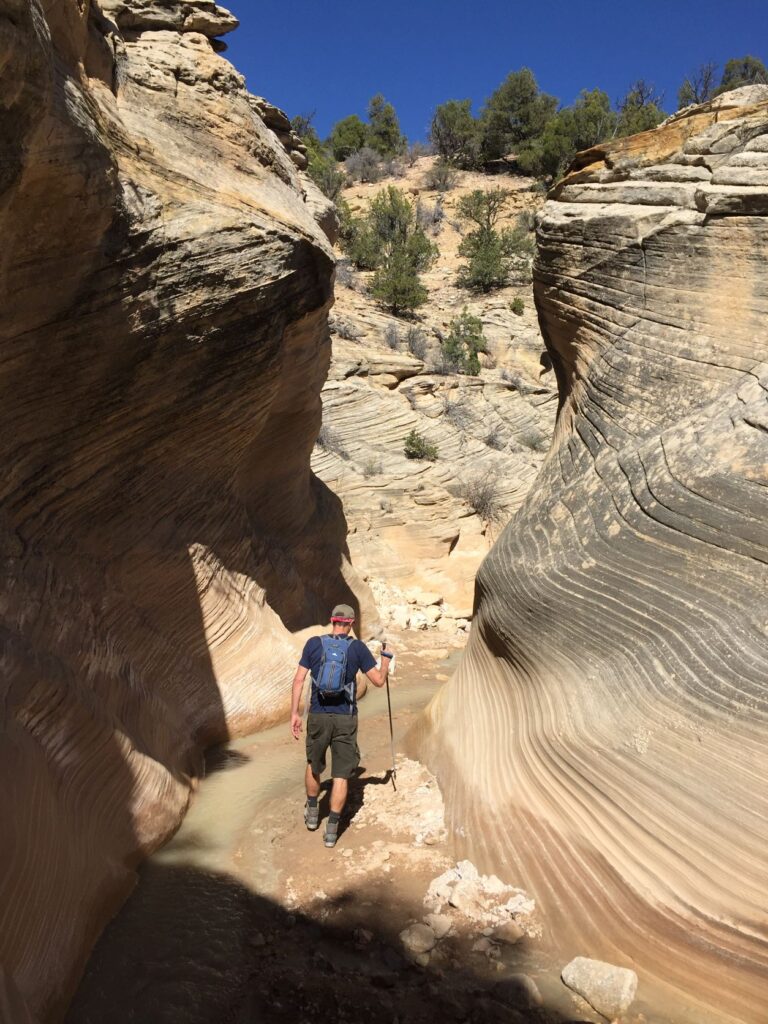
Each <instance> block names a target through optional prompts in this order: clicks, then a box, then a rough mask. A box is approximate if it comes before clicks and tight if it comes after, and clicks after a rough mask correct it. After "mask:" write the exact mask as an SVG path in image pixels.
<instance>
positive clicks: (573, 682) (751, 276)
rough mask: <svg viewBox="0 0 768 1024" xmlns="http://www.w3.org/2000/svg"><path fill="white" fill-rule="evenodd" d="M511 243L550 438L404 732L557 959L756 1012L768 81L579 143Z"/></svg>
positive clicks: (700, 1017)
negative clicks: (529, 250)
mask: <svg viewBox="0 0 768 1024" xmlns="http://www.w3.org/2000/svg"><path fill="white" fill-rule="evenodd" d="M538 243H539V252H538V256H537V264H536V268H535V292H536V299H537V305H538V309H539V316H540V321H541V325H542V329H543V333H544V336H545V339H546V341H547V345H548V348H549V349H550V352H551V353H552V357H553V362H554V363H555V368H556V370H557V373H558V381H559V386H560V400H561V408H560V413H559V418H558V423H557V426H556V430H555V437H554V442H553V446H552V449H551V451H550V454H549V456H548V458H547V460H546V462H545V465H544V467H543V470H542V472H541V474H540V476H539V478H538V481H537V483H536V484H535V485H534V487H533V489H532V491H531V492H530V494H529V496H528V498H527V500H526V502H525V504H524V505H523V507H522V509H521V510H520V511H519V513H518V514H517V516H516V518H515V519H514V520H513V522H512V523H511V524H510V525H509V526H508V527H507V529H506V531H505V532H504V534H503V535H502V537H501V538H500V539H499V541H498V543H497V544H496V545H495V547H494V549H493V551H492V552H491V553H490V555H489V556H488V557H487V558H486V560H485V562H484V563H483V566H482V568H481V570H480V572H479V575H478V579H477V586H476V596H475V612H476V615H475V620H474V624H473V630H472V635H471V638H470V642H469V646H468V650H467V652H466V655H465V658H464V660H463V663H462V665H461V667H460V669H459V671H458V673H457V675H456V676H455V677H454V679H453V680H452V682H451V683H449V684H448V685H447V686H446V688H445V689H444V690H443V692H442V693H441V694H440V695H439V696H438V697H437V698H436V699H435V701H434V702H433V704H432V705H431V706H430V708H429V709H428V713H427V717H426V719H425V721H424V723H423V724H422V727H421V730H420V733H419V734H418V736H417V738H418V739H419V741H420V744H421V749H422V751H423V752H424V753H425V755H426V757H427V760H428V762H429V763H430V765H431V766H433V767H435V768H436V769H437V771H438V774H439V777H440V781H441V785H442V786H443V789H444V794H445V796H446V800H447V804H448V808H449V812H450V815H451V819H452V826H453V829H454V832H455V834H456V836H457V839H458V841H459V844H460V846H463V847H464V848H465V850H466V851H467V852H470V853H472V854H473V855H474V856H475V857H476V858H477V859H478V861H479V862H483V863H484V864H485V865H487V866H493V867H495V868H496V870H498V871H500V873H501V872H503V873H504V875H505V876H507V877H508V878H509V879H511V880H513V881H514V882H515V884H522V885H525V886H526V887H528V888H529V889H530V890H531V892H532V894H533V895H534V896H535V897H536V900H537V904H538V908H539V912H540V918H541V921H542V923H543V925H544V927H545V929H546V931H547V933H548V939H549V940H550V941H551V942H552V943H553V945H555V946H556V947H558V948H559V949H560V950H561V951H562V953H563V957H564V959H563V963H565V962H566V959H567V958H569V956H570V955H572V954H582V955H586V956H597V957H599V958H601V959H607V960H611V961H613V962H618V963H621V964H624V965H626V966H632V967H635V968H636V969H637V971H638V974H639V977H640V990H639V994H640V996H641V997H645V998H646V999H647V1000H650V1001H651V1002H652V1003H653V1004H654V1005H655V1006H656V1007H657V1008H658V1007H663V1008H666V1010H667V1011H668V1012H669V1014H670V1015H671V1016H673V1017H674V1019H675V1020H681V1021H682V1020H685V1021H695V1022H696V1024H701V1021H704V1020H709V1019H711V1017H712V1018H715V1019H718V1020H727V1021H731V1022H736V1021H739V1022H742V1024H743V1022H754V1024H757V1022H758V1021H762V1020H764V1019H765V996H766V992H768V921H767V919H766V907H768V872H766V870H765V866H766V861H765V855H766V849H768V744H767V743H766V738H767V733H766V724H768V644H767V642H766V626H767V623H768V596H767V595H768V572H766V561H768V527H767V526H766V523H767V522H768V487H767V485H768V403H767V402H766V398H767V397H768V396H767V395H766V389H767V388H768V335H767V333H766V316H767V314H768V263H767V262H766V257H767V256H768V89H767V88H765V87H754V88H750V89H747V90H739V91H737V92H734V93H730V94H726V95H725V96H723V97H721V98H720V99H719V100H717V101H715V102H713V103H712V104H709V105H705V106H701V107H697V108H692V109H687V110H685V111H683V112H681V113H680V114H679V115H677V116H676V117H674V118H672V119H670V120H669V121H668V122H667V123H665V125H663V126H662V127H661V128H659V129H658V130H656V131H653V132H648V133H645V134H642V135H639V136H636V137H633V138H630V139H625V140H617V141H615V142H614V143H611V144H608V145H606V146H601V147H597V148H595V149H593V150H590V151H589V152H587V153H583V154H580V156H579V157H578V158H577V160H576V162H575V164H574V166H573V167H572V169H571V172H570V173H569V174H568V175H567V176H566V178H565V179H564V180H563V181H562V182H561V183H560V184H559V185H558V186H557V187H556V188H555V189H554V190H553V192H552V193H551V195H550V199H549V202H548V203H547V205H546V207H545V209H544V211H543V213H542V214H541V216H540V220H539V228H538ZM654 993H655V995H654ZM652 996H653V998H651V997H652ZM710 1015H711V1017H710Z"/></svg>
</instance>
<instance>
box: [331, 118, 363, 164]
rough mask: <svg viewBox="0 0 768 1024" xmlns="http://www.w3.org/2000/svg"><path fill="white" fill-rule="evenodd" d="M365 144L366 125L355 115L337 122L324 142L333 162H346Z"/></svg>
mask: <svg viewBox="0 0 768 1024" xmlns="http://www.w3.org/2000/svg"><path fill="white" fill-rule="evenodd" d="M367 143H368V125H367V124H366V123H365V122H364V121H363V120H361V118H359V117H358V116H357V114H350V115H349V117H345V118H342V120H341V121H337V122H336V124H335V125H334V126H333V128H331V134H330V135H329V136H328V138H327V140H326V144H327V145H328V147H329V148H330V150H331V152H332V153H333V158H334V160H338V161H341V160H346V159H347V157H348V156H352V154H353V153H357V151H358V150H359V149H362V148H363V146H365V145H366V144H367Z"/></svg>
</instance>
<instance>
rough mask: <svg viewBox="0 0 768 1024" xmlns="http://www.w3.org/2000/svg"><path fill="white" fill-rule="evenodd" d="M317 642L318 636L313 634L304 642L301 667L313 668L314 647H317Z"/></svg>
mask: <svg viewBox="0 0 768 1024" xmlns="http://www.w3.org/2000/svg"><path fill="white" fill-rule="evenodd" d="M316 644H317V637H316V636H311V637H310V638H309V640H307V642H306V643H305V644H304V650H303V651H302V652H301V657H300V658H299V665H300V667H301V668H312V648H313V647H315V646H316Z"/></svg>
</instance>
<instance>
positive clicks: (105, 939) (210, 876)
mask: <svg viewBox="0 0 768 1024" xmlns="http://www.w3.org/2000/svg"><path fill="white" fill-rule="evenodd" d="M454 660H455V656H452V657H451V658H450V659H446V660H442V661H441V662H440V671H441V673H442V674H445V673H446V672H447V671H450V668H451V667H452V666H451V664H450V663H452V662H453V661H454ZM417 665H418V667H417ZM440 685H441V683H440V682H438V681H437V680H435V679H434V678H433V668H432V666H431V665H429V663H427V662H425V661H419V660H418V659H415V660H414V666H413V670H412V671H411V670H409V671H408V672H407V673H405V672H404V673H403V682H400V681H399V680H394V681H393V683H392V686H391V698H392V710H393V715H394V716H395V742H396V744H398V743H399V741H400V740H401V739H402V733H404V732H405V730H406V729H407V727H408V725H409V723H410V721H411V720H412V717H413V715H412V714H411V712H415V711H418V710H419V709H420V708H422V707H423V706H424V705H425V704H426V703H427V701H429V699H430V698H431V697H432V696H433V695H434V693H435V692H436V691H437V689H438V688H439V687H440ZM404 712H405V714H404ZM359 717H360V735H359V745H360V748H361V753H362V755H363V764H365V763H366V759H367V754H368V753H369V752H371V751H372V750H373V748H374V747H375V748H377V750H378V756H377V758H375V760H376V762H377V763H378V765H379V767H380V768H381V767H382V766H383V763H387V762H388V760H389V758H388V744H389V725H388V716H387V695H386V690H385V689H376V688H374V687H370V688H369V690H368V692H367V693H366V695H365V696H364V697H363V698H362V699H361V701H360V706H359ZM398 718H399V719H400V721H398V720H397V719H398ZM382 750H383V751H384V752H385V753H384V762H382ZM369 763H370V762H369ZM206 764H207V774H206V777H205V778H204V779H203V780H202V781H201V783H200V786H199V788H198V791H197V792H196V793H195V795H194V798H193V800H192V803H191V807H190V809H189V812H188V814H187V816H186V818H185V819H184V821H183V823H182V825H181V827H180V828H179V830H178V832H177V833H176V835H175V836H174V837H173V838H172V839H171V840H170V841H169V842H168V843H167V844H166V846H164V847H163V848H162V849H160V850H158V851H157V852H156V853H155V854H154V855H153V856H152V857H150V858H148V860H147V861H146V862H145V863H144V864H142V866H141V868H140V869H139V880H138V884H137V886H136V889H135V890H134V892H133V893H132V895H131V897H130V898H129V899H128V901H127V903H126V904H125V905H124V907H123V908H122V910H121V911H120V912H119V913H118V915H117V917H116V918H115V919H114V920H113V921H112V922H111V923H110V924H109V925H108V926H107V928H106V929H105V931H104V933H103V935H102V936H101V938H100V939H99V942H98V943H97V945H96V947H95V949H94V951H93V953H92V955H91V958H90V960H89V963H88V967H87V970H86V973H85V976H84V977H83V979H82V982H81V984H80V987H79V989H78V992H77V993H76V995H75V998H74V1000H73V1002H72V1005H71V1007H70V1009H69V1012H68V1014H67V1017H66V1021H67V1024H104V1022H105V1021H109V1022H110V1024H129V1022H141V1024H166V1022H167V1024H219V1022H222V1021H224V1020H226V1021H232V1022H235V1024H241V1022H242V1024H252V1022H253V1021H255V1020H257V1019H261V1016H260V1015H261V1013H262V1011H263V1013H264V1019H267V1018H269V1019H270V1020H271V1021H272V1022H273V1024H274V1022H275V1021H276V1020H277V1019H279V1020H280V1021H282V1020H291V1021H293V1020H295V1019H296V1018H295V1016H294V1015H293V1014H292V1013H289V1014H288V1016H287V1017H282V1016H279V1015H278V1018H276V1017H275V1013H274V1007H275V1006H276V1005H277V1004H276V1002H275V997H274V993H272V994H270V986H269V984H267V982H266V981H264V980H263V979H259V974H258V971H259V968H258V963H259V959H258V958H259V956H260V954H261V951H260V949H259V948H258V947H256V948H254V945H253V942H254V936H255V935H259V934H260V933H262V932H264V933H265V934H267V935H268V936H274V937H275V938H274V939H273V940H272V941H274V942H275V943H277V936H282V935H284V934H285V931H286V929H293V931H294V939H293V942H294V945H293V946H291V947H290V948H284V947H283V946H282V945H279V946H277V945H270V946H269V949H270V950H272V949H276V948H279V949H280V956H281V958H282V959H279V960H278V961H277V962H276V963H275V962H274V961H273V962H272V968H271V970H272V975H273V976H274V975H275V973H277V974H279V972H280V970H282V969H285V970H287V971H288V973H289V974H292V973H293V970H294V968H293V966H292V963H293V960H294V959H295V958H301V957H306V958H309V960H310V961H311V958H312V956H313V955H314V953H313V945H312V943H313V941H315V940H316V937H317V936H316V931H313V930H312V929H313V928H315V927H316V926H314V925H311V923H309V922H307V921H304V920H301V919H300V920H299V921H298V923H297V920H296V917H295V915H293V914H292V913H291V912H290V911H289V910H288V909H287V908H286V907H284V906H283V893H282V888H281V886H282V874H283V870H284V869H285V867H286V865H285V863H278V859H279V856H280V855H279V854H277V853H276V852H275V850H276V849H277V848H279V847H280V843H279V842H277V843H276V840H278V839H279V838H280V837H282V836H285V834H286V833H288V832H290V830H291V829H292V828H295V827H296V823H297V821H298V820H299V817H300V814H301V807H302V805H303V801H304V790H303V778H304V767H305V764H306V761H305V753H304V741H303V737H302V739H301V740H300V741H299V742H296V741H295V740H294V739H293V737H292V736H291V735H290V730H289V726H288V723H287V722H284V723H282V724H280V725H277V726H275V727H274V728H271V729H268V730H265V731H264V732H260V733H256V734H253V735H251V736H245V737H242V738H240V739H237V740H233V741H232V742H230V743H228V744H225V745H223V746H221V747H218V748H214V749H213V750H211V751H209V753H208V756H207V758H206ZM275 843H276V845H273V844H275ZM284 856H285V855H284V854H283V857H284ZM305 933H306V934H305ZM331 941H332V942H335V939H332V940H331ZM305 970H306V965H305ZM254 971H256V974H254ZM322 980H323V979H322V977H321V978H320V979H319V982H320V983H322ZM272 984H273V985H274V982H272ZM333 991H334V989H333V985H331V988H330V990H329V993H328V995H329V997H332V996H333ZM254 1000H255V1001H256V1002H254ZM259 1000H267V1002H266V1003H265V1004H264V1005H262V1004H261V1003H260V1002H259ZM225 1010H226V1012H225Z"/></svg>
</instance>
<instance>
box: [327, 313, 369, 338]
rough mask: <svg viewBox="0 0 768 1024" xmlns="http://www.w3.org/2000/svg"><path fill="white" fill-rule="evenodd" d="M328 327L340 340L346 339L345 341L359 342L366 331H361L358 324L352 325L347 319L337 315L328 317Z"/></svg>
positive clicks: (332, 314)
mask: <svg viewBox="0 0 768 1024" xmlns="http://www.w3.org/2000/svg"><path fill="white" fill-rule="evenodd" d="M328 327H329V328H330V331H331V334H335V335H336V336H337V337H339V338H344V339H345V341H359V340H360V338H362V337H363V335H364V334H365V331H362V330H360V328H359V327H357V325H356V324H354V323H352V321H351V320H348V319H347V318H346V317H343V316H338V315H337V314H335V313H331V315H330V316H329V317H328Z"/></svg>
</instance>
